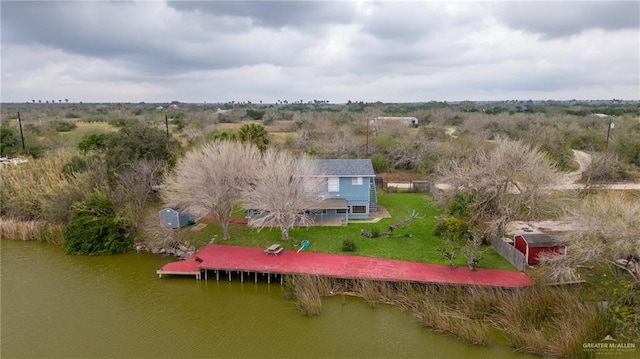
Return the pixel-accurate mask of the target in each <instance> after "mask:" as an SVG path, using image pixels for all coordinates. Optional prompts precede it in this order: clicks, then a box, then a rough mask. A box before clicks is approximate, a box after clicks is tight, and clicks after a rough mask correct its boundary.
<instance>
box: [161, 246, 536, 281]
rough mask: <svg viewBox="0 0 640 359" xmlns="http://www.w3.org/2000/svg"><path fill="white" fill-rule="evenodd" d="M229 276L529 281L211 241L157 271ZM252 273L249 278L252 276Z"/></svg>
mask: <svg viewBox="0 0 640 359" xmlns="http://www.w3.org/2000/svg"><path fill="white" fill-rule="evenodd" d="M210 272H212V273H213V274H215V276H216V279H217V280H219V279H220V275H221V274H222V275H223V278H224V277H228V278H229V280H231V279H232V274H233V273H235V274H236V275H237V276H239V277H240V280H241V281H244V280H245V278H246V279H247V280H251V279H254V280H255V281H256V282H257V281H258V277H259V276H260V277H264V276H266V278H267V281H268V282H269V283H270V282H271V279H272V278H273V277H275V278H276V280H277V279H280V282H282V281H283V276H285V275H293V274H309V275H319V276H326V277H334V278H346V279H372V280H382V281H409V282H419V283H441V284H459V285H477V286H490V287H501V288H521V287H527V286H531V285H534V284H535V282H534V280H533V279H531V277H529V276H527V275H526V274H524V273H522V272H516V271H505V270H497V269H484V268H479V269H478V270H477V271H475V272H472V271H469V270H468V269H467V268H466V267H458V268H452V267H450V266H448V265H439V264H428V263H416V262H405V261H398V260H391V259H380V258H369V257H359V256H349V255H339V254H325V253H314V252H300V253H297V252H295V251H288V250H285V251H282V252H281V253H280V254H279V255H277V256H272V255H267V254H265V253H264V249H263V248H256V247H239V246H231V245H220V244H212V245H209V246H207V247H204V248H202V249H200V250H199V251H198V252H197V253H196V254H194V255H193V256H191V257H189V258H188V259H186V260H182V261H178V262H172V263H167V264H166V265H164V266H163V267H162V268H161V269H159V270H158V271H157V274H158V275H159V276H160V277H162V276H163V275H193V276H195V277H196V279H202V277H203V276H204V279H208V276H209V273H210ZM252 277H253V278H252Z"/></svg>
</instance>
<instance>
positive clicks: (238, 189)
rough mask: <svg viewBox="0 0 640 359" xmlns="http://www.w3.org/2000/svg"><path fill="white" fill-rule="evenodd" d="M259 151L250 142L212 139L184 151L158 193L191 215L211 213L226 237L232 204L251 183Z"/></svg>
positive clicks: (227, 236)
mask: <svg viewBox="0 0 640 359" xmlns="http://www.w3.org/2000/svg"><path fill="white" fill-rule="evenodd" d="M259 163H260V151H259V150H258V149H257V148H256V147H255V146H252V145H248V144H242V143H239V142H234V141H216V142H213V143H211V144H208V145H205V146H203V147H202V148H200V149H198V150H195V151H193V152H189V153H187V154H186V155H185V156H184V158H182V159H181V160H180V161H178V163H177V164H176V167H175V169H174V171H173V173H171V174H170V175H169V176H167V177H166V179H165V181H164V184H163V189H162V191H161V196H162V199H163V200H164V202H165V203H166V204H167V205H168V206H171V207H175V208H177V209H180V210H183V211H185V212H187V213H189V214H191V215H192V216H201V215H205V214H211V215H213V216H214V217H215V218H216V219H217V220H219V221H220V224H221V225H222V231H223V239H228V238H229V220H230V219H231V214H232V213H233V209H234V207H235V206H236V205H237V204H238V203H239V202H240V201H241V200H242V197H243V195H244V194H245V193H246V192H247V191H249V189H250V187H251V185H252V184H254V183H255V179H256V175H257V172H256V170H257V168H258V165H259Z"/></svg>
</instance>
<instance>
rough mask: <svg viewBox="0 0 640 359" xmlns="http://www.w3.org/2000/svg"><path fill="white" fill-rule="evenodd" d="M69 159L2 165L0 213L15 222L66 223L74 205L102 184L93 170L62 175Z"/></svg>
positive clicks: (58, 158)
mask: <svg viewBox="0 0 640 359" xmlns="http://www.w3.org/2000/svg"><path fill="white" fill-rule="evenodd" d="M70 159H71V156H70V155H68V154H58V155H54V156H51V157H48V158H44V159H39V160H30V161H29V162H28V163H25V164H22V165H20V166H3V167H2V169H1V170H0V174H1V185H2V186H1V189H0V191H1V196H2V214H3V215H4V216H7V217H9V218H15V219H18V220H45V221H47V222H49V223H66V222H68V220H69V217H70V214H71V208H72V206H73V204H74V203H76V202H80V201H82V200H84V198H85V197H86V196H87V195H88V194H89V193H91V192H92V191H93V189H94V188H96V187H98V186H99V185H100V184H101V178H100V176H99V174H98V172H96V171H87V172H83V173H76V174H73V175H67V174H64V173H63V167H64V165H65V164H66V163H67V162H68V161H69V160H70Z"/></svg>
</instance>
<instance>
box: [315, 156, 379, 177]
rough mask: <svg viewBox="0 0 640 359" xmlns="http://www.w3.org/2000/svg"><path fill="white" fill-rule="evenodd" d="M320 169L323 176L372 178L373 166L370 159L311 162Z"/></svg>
mask: <svg viewBox="0 0 640 359" xmlns="http://www.w3.org/2000/svg"><path fill="white" fill-rule="evenodd" d="M311 161H312V162H314V163H315V164H316V165H317V166H318V167H319V169H320V171H321V173H322V175H323V176H332V177H333V176H338V177H373V176H375V175H376V173H375V172H374V171H373V165H372V164H371V160H370V159H334V160H311Z"/></svg>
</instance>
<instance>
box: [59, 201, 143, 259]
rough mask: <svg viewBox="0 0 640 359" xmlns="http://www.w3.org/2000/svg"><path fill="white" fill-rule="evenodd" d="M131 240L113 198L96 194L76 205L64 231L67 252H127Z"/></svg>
mask: <svg viewBox="0 0 640 359" xmlns="http://www.w3.org/2000/svg"><path fill="white" fill-rule="evenodd" d="M131 245H132V241H131V240H130V239H129V238H127V237H126V236H125V230H124V228H123V226H122V225H120V223H119V221H118V219H117V217H116V212H115V210H114V208H113V204H112V203H111V200H109V199H108V198H107V197H106V196H105V195H102V194H93V195H91V196H90V197H89V198H87V200H86V201H84V202H83V203H81V204H79V205H77V206H76V207H75V208H74V209H73V214H72V218H71V222H70V223H69V225H68V226H67V229H66V231H65V242H64V250H65V252H67V254H81V255H109V254H117V253H124V252H126V251H128V250H129V248H131Z"/></svg>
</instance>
